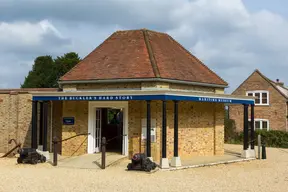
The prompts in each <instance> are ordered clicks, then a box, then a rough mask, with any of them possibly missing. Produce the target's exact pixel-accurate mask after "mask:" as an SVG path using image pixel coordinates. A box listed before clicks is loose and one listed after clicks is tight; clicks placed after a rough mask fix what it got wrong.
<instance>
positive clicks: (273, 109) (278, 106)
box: [229, 72, 287, 131]
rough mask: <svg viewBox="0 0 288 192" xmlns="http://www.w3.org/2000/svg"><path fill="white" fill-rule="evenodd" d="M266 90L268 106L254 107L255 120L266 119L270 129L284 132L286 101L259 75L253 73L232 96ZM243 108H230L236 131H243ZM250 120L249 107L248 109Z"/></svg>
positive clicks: (240, 106) (239, 106)
mask: <svg viewBox="0 0 288 192" xmlns="http://www.w3.org/2000/svg"><path fill="white" fill-rule="evenodd" d="M253 90H268V91H269V104H270V105H269V106H257V105H256V106H255V119H257V118H258V119H268V120H269V124H270V129H272V130H282V131H286V121H287V117H286V115H287V114H286V107H287V104H286V99H285V98H284V97H283V96H282V95H281V94H280V93H279V92H278V91H277V90H276V89H275V88H274V87H273V86H272V85H271V84H270V83H268V82H267V81H266V80H265V79H264V78H263V77H262V76H261V75H259V74H258V73H257V72H255V73H253V74H252V75H251V76H250V78H248V79H247V80H246V81H245V82H244V83H243V84H242V85H240V87H239V88H238V89H237V90H235V91H234V93H233V95H246V91H253ZM243 110H244V109H243V106H242V105H238V106H236V105H235V106H234V105H233V106H230V107H229V116H230V119H234V120H235V123H236V129H237V131H242V130H243ZM249 119H250V107H249Z"/></svg>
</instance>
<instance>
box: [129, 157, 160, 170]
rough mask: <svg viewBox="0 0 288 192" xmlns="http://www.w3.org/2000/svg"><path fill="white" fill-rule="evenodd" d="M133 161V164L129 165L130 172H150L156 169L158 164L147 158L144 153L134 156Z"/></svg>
mask: <svg viewBox="0 0 288 192" xmlns="http://www.w3.org/2000/svg"><path fill="white" fill-rule="evenodd" d="M131 161H132V162H131V163H129V164H128V165H127V169H128V170H138V171H146V172H150V171H151V170H154V169H155V168H156V163H154V162H152V161H151V160H150V159H149V158H147V157H146V155H145V154H144V153H136V154H134V155H133V157H132V159H131Z"/></svg>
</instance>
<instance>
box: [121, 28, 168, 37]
mask: <svg viewBox="0 0 288 192" xmlns="http://www.w3.org/2000/svg"><path fill="white" fill-rule="evenodd" d="M129 31H131V32H133V31H149V32H152V33H158V34H166V35H167V33H164V32H160V31H155V30H151V29H147V28H140V29H128V30H117V31H116V32H129Z"/></svg>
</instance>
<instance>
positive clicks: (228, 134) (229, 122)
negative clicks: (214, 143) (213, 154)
mask: <svg viewBox="0 0 288 192" xmlns="http://www.w3.org/2000/svg"><path fill="white" fill-rule="evenodd" d="M236 134H237V133H236V126H235V121H234V120H233V119H227V118H226V119H225V120H224V140H225V142H227V141H229V140H231V139H233V138H235V136H236Z"/></svg>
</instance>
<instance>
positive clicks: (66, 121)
mask: <svg viewBox="0 0 288 192" xmlns="http://www.w3.org/2000/svg"><path fill="white" fill-rule="evenodd" d="M74 123H75V119H74V117H63V125H74Z"/></svg>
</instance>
